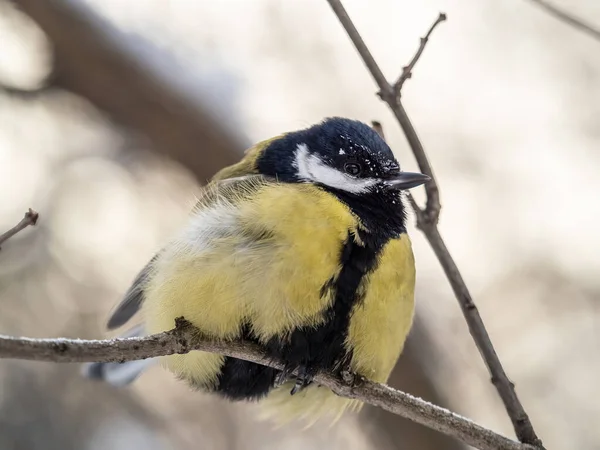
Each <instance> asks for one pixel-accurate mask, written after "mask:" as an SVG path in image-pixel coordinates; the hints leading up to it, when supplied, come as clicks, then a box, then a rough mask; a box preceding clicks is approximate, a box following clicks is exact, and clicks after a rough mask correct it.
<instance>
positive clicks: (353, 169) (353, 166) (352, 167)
mask: <svg viewBox="0 0 600 450" xmlns="http://www.w3.org/2000/svg"><path fill="white" fill-rule="evenodd" d="M344 170H345V171H346V173H347V174H350V175H352V176H354V177H356V176H358V175H360V173H361V172H362V168H361V167H360V164H358V163H346V164H344Z"/></svg>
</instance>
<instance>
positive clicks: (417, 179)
mask: <svg viewBox="0 0 600 450" xmlns="http://www.w3.org/2000/svg"><path fill="white" fill-rule="evenodd" d="M429 180H431V177H429V176H428V175H425V174H423V173H417V172H400V173H399V174H398V175H395V176H394V177H392V178H388V179H387V180H385V184H386V186H387V187H389V188H390V189H398V190H404V189H411V188H414V187H417V186H421V185H422V184H423V183H427V182H428V181H429Z"/></svg>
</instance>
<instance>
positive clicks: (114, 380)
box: [81, 325, 158, 387]
mask: <svg viewBox="0 0 600 450" xmlns="http://www.w3.org/2000/svg"><path fill="white" fill-rule="evenodd" d="M143 335H144V327H143V325H138V326H136V327H134V328H132V329H131V330H129V331H128V332H126V333H125V334H123V335H122V336H119V337H122V338H128V337H141V336H143ZM157 362H158V358H148V359H142V360H139V361H126V362H124V363H116V362H109V363H106V362H94V363H86V364H84V365H83V367H82V368H81V373H82V374H83V376H84V377H86V378H90V379H92V380H99V381H103V382H105V383H108V384H111V385H113V386H116V387H121V386H126V385H128V384H130V383H132V382H133V381H135V380H136V379H137V377H139V376H140V375H141V374H142V373H143V372H144V370H146V369H147V368H148V367H151V366H153V365H154V364H156V363H157Z"/></svg>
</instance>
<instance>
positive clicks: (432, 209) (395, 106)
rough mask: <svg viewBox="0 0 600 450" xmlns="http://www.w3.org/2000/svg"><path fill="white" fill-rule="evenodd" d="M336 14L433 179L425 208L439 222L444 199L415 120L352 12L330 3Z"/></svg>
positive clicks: (333, 0)
mask: <svg viewBox="0 0 600 450" xmlns="http://www.w3.org/2000/svg"><path fill="white" fill-rule="evenodd" d="M327 1H328V3H329V5H330V6H331V8H332V9H333V11H334V12H335V14H336V16H337V18H338V19H339V21H340V22H341V23H342V25H343V27H344V29H345V30H346V33H348V36H349V37H350V39H351V40H352V43H353V44H354V46H355V47H356V50H357V51H358V53H359V54H360V56H361V58H362V60H363V62H364V63H365V65H366V66H367V69H369V72H370V73H371V75H372V76H373V78H375V81H376V82H377V85H378V86H379V93H378V95H379V96H380V97H381V98H382V99H383V100H385V102H386V103H387V104H388V105H389V107H390V109H391V110H392V112H393V113H394V115H395V116H396V119H397V120H398V122H399V123H400V126H401V127H402V131H404V135H405V136H406V139H407V140H408V143H409V145H410V148H411V149H412V151H413V153H414V155H415V159H416V160H417V164H418V165H419V169H420V170H421V172H423V173H424V174H425V175H429V177H431V181H430V182H429V183H427V184H426V185H425V191H426V192H427V206H426V208H425V211H426V213H425V214H426V216H427V220H428V221H431V222H433V223H437V220H438V216H439V214H440V198H439V191H438V187H437V183H436V181H435V175H434V174H433V169H432V168H431V165H430V164H429V160H428V159H427V155H426V154H425V149H424V148H423V145H422V144H421V140H420V139H419V136H418V135H417V132H416V131H415V128H414V127H413V125H412V123H411V121H410V120H409V118H408V115H407V114H406V111H405V110H404V107H403V106H402V104H401V103H400V102H398V101H396V94H394V88H393V87H392V86H391V85H390V83H388V81H387V80H386V78H385V76H384V75H383V72H382V71H381V69H380V68H379V65H378V64H377V62H375V59H374V58H373V55H371V52H370V51H369V49H368V48H367V46H366V44H365V42H364V41H363V39H362V37H361V35H360V34H359V32H358V30H357V29H356V27H355V26H354V23H353V22H352V20H351V19H350V17H349V16H348V13H347V12H346V10H345V9H344V7H343V6H342V3H341V2H340V1H339V0H327Z"/></svg>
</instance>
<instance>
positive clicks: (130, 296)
mask: <svg viewBox="0 0 600 450" xmlns="http://www.w3.org/2000/svg"><path fill="white" fill-rule="evenodd" d="M266 182H267V179H266V178H265V177H263V176H261V175H246V176H241V177H234V178H225V179H222V180H218V181H215V182H212V183H210V184H209V185H207V186H206V187H205V188H204V189H203V190H202V191H201V193H200V195H199V198H198V202H197V204H196V207H195V208H194V211H195V212H196V213H197V212H198V211H200V210H202V209H203V208H207V207H210V206H211V205H213V204H214V203H215V202H216V201H217V200H219V199H223V198H226V200H228V201H236V200H239V199H241V198H243V197H244V196H247V195H250V194H251V193H252V192H253V191H254V190H255V189H256V188H258V187H259V186H260V185H262V184H264V183H266ZM159 255H160V253H158V254H156V255H154V257H152V259H151V260H150V261H149V262H148V264H146V266H145V267H144V268H143V269H142V270H141V271H140V272H139V273H138V274H137V276H136V277H135V279H134V280H133V283H132V284H131V286H130V287H129V289H128V290H127V292H126V293H125V295H124V296H123V299H122V300H121V302H120V303H119V304H118V305H117V307H116V308H115V310H114V311H113V313H112V314H111V316H110V318H109V319H108V322H107V324H106V327H107V328H108V329H109V330H114V329H116V328H119V327H121V326H123V325H125V323H127V322H128V321H129V320H130V319H131V318H132V317H133V316H134V315H135V314H136V313H137V312H138V311H139V310H140V308H141V306H142V303H143V302H144V288H145V286H146V284H147V283H148V281H149V280H150V277H151V276H152V270H153V267H154V264H155V262H156V261H157V259H158V257H159Z"/></svg>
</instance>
